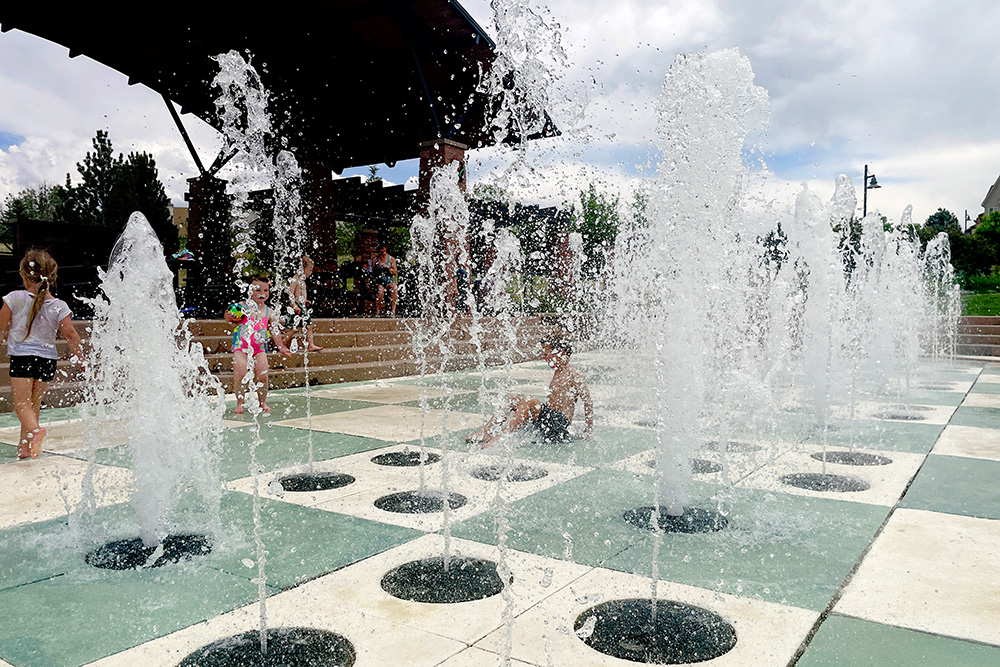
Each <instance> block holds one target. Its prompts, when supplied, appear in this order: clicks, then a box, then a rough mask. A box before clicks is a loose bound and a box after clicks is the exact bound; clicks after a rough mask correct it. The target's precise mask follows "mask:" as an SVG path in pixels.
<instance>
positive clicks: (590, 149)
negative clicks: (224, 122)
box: [0, 0, 1000, 221]
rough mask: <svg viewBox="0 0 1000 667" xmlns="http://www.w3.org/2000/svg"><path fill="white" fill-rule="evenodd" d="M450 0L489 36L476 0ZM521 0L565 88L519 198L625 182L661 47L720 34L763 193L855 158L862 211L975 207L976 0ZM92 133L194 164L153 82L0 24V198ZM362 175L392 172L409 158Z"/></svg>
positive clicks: (999, 66)
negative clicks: (734, 64) (864, 203)
mask: <svg viewBox="0 0 1000 667" xmlns="http://www.w3.org/2000/svg"><path fill="white" fill-rule="evenodd" d="M498 1H499V2H501V3H503V2H504V0H498ZM508 1H510V2H513V1H514V0H508ZM519 1H521V2H524V1H525V0H519ZM463 6H464V7H465V8H466V9H467V10H468V11H469V13H470V14H471V15H472V16H473V18H475V19H476V20H477V21H478V22H479V23H480V25H481V26H482V27H483V28H485V29H486V31H487V32H488V33H490V34H496V30H495V29H494V27H493V17H492V10H491V8H490V5H489V2H488V0H465V2H463ZM536 6H538V7H540V8H542V13H543V15H544V16H545V17H547V20H548V21H549V23H550V25H552V26H553V27H557V29H558V31H559V34H560V35H561V40H562V43H563V44H564V46H565V49H566V52H567V55H568V63H567V65H566V67H565V68H564V69H562V70H561V71H560V72H559V82H558V84H557V86H556V88H555V91H556V92H557V93H558V94H560V95H562V96H567V95H568V97H569V98H570V100H572V101H562V98H561V97H559V98H556V100H555V101H554V103H553V106H554V112H553V115H554V116H555V118H556V121H557V123H558V124H559V126H560V127H561V128H563V129H565V130H567V132H566V134H565V135H564V136H563V137H562V138H560V139H556V140H547V141H545V142H538V144H539V145H538V146H534V147H532V149H531V150H530V151H529V157H530V158H531V160H533V161H534V167H535V170H534V171H533V172H532V173H533V174H535V177H536V178H538V179H540V181H539V182H538V183H536V186H535V187H532V188H529V189H527V190H525V191H524V194H523V197H524V198H533V199H536V200H539V201H540V202H541V203H546V204H558V203H559V202H560V201H565V200H570V199H572V198H573V193H574V192H575V191H576V190H578V189H580V188H581V187H585V186H586V184H587V183H589V182H596V183H598V185H599V187H602V188H605V189H609V190H617V191H622V192H625V193H627V192H628V191H629V190H630V188H632V187H634V185H635V183H636V180H637V179H639V178H643V177H648V176H649V175H651V174H652V173H654V171H655V168H656V161H657V152H656V145H657V138H656V102H657V98H658V96H659V94H660V89H661V85H662V83H663V77H664V74H665V72H666V71H667V69H668V68H669V67H670V65H671V63H672V62H673V61H674V59H675V57H676V56H677V54H679V53H688V52H694V51H709V52H711V51H716V50H720V49H726V48H732V47H736V48H738V49H739V51H740V52H741V53H742V54H743V55H745V56H746V57H747V58H749V60H750V63H751V65H752V67H753V70H754V72H755V75H756V83H757V85H759V86H762V87H764V88H765V89H767V91H768V93H769V96H770V105H771V114H770V122H769V125H768V129H767V130H766V133H765V134H764V135H763V136H762V137H761V138H760V144H761V147H762V148H763V150H764V155H765V160H766V165H767V168H768V170H769V172H770V173H769V176H768V182H769V184H770V185H769V187H770V192H771V193H772V194H773V196H774V197H775V198H776V199H777V200H781V199H782V198H786V199H787V200H788V203H789V204H790V202H791V193H792V192H794V190H796V189H798V188H799V187H800V184H801V183H802V182H803V181H806V182H808V183H809V184H810V187H811V188H812V189H813V190H814V191H816V192H818V193H820V194H822V195H824V196H828V195H829V194H832V191H833V182H834V179H835V178H836V176H837V175H838V174H841V173H845V174H847V175H849V176H850V177H851V178H852V180H853V181H854V183H855V187H858V188H860V181H861V178H862V172H863V169H864V165H865V164H867V165H869V168H870V170H871V171H872V172H873V173H875V174H877V176H878V180H879V182H880V183H881V185H882V188H881V189H879V190H875V191H871V192H870V193H869V208H878V209H879V210H880V211H881V212H882V213H883V214H885V215H887V216H888V217H889V218H890V219H898V218H899V215H900V213H901V212H902V210H903V208H904V207H905V206H906V205H907V204H912V205H913V209H914V214H913V217H914V219H915V220H917V221H923V220H924V219H926V217H927V216H928V215H930V214H931V213H933V212H934V211H935V210H937V208H939V207H944V208H947V209H949V210H951V211H952V212H954V213H956V214H957V215H958V216H959V218H961V217H963V215H964V211H966V210H968V212H969V214H970V215H971V216H972V217H973V218H975V216H976V215H978V214H979V213H980V212H981V211H982V207H981V202H982V200H983V198H984V197H985V195H986V192H987V191H988V190H989V188H990V186H991V185H992V184H993V182H994V181H995V180H996V179H997V177H998V176H1000V104H997V102H996V91H997V90H1000V51H998V50H997V49H996V34H997V29H998V28H1000V3H996V2H994V1H993V0H965V1H964V2H960V3H950V2H949V3H946V2H943V1H941V0H935V1H931V0H911V1H910V2H907V3H900V2H888V1H887V0H864V1H859V0H838V1H836V2H828V1H826V0H796V1H794V2H793V1H791V0H614V1H612V0H551V1H549V2H546V3H536ZM545 39H548V37H547V36H546V37H545ZM580 112H582V115H581V113H580ZM185 123H186V124H187V125H188V129H189V131H190V132H191V133H192V134H193V137H194V140H195V142H196V144H197V145H198V146H199V149H200V153H201V155H202V158H203V160H206V161H210V160H211V156H213V155H214V153H215V151H216V150H217V148H218V146H219V143H220V142H219V140H218V138H217V137H216V136H215V133H214V131H212V130H211V129H210V128H208V127H207V126H205V125H203V124H201V123H199V122H197V121H196V120H194V119H192V118H190V117H185ZM97 128H102V129H107V130H108V131H109V132H110V135H111V139H112V141H113V143H114V145H115V148H116V149H117V150H119V151H126V152H127V151H130V150H141V151H148V152H150V153H152V154H153V155H154V157H155V158H156V162H157V165H158V167H159V170H160V175H161V178H162V180H163V181H164V183H165V185H166V188H167V193H168V195H169V196H170V198H171V199H172V200H173V201H174V203H175V204H178V205H180V204H183V192H184V189H185V179H187V178H190V177H191V176H193V175H195V168H194V164H193V162H192V161H191V160H190V157H189V156H188V154H187V150H186V148H185V147H184V145H183V143H182V141H181V139H180V137H179V136H178V134H177V131H176V129H175V128H174V126H173V123H172V121H171V120H170V118H169V116H168V114H167V112H166V110H165V108H164V106H163V102H162V100H161V99H160V98H159V96H158V95H156V94H155V93H153V92H152V91H150V90H148V89H146V88H144V87H143V86H132V87H130V86H128V85H127V83H126V79H125V77H124V76H123V75H121V74H118V73H117V72H114V71H112V70H109V69H107V68H105V67H104V66H102V65H98V64H97V63H94V62H93V61H90V60H88V59H87V58H86V57H78V58H75V59H72V60H71V59H69V58H68V57H67V53H66V50H65V49H64V48H63V47H60V46H57V45H54V44H51V43H48V42H45V41H44V40H41V39H38V38H36V37H33V36H31V35H27V34H25V33H22V32H19V31H10V32H7V33H0V197H4V196H6V195H7V194H9V193H12V192H16V191H18V190H19V189H21V188H23V187H26V186H32V185H38V184H39V183H41V182H49V183H57V182H62V181H63V180H64V179H65V177H66V174H67V173H68V172H73V173H74V174H75V170H74V165H75V164H76V162H77V161H79V160H80V159H81V158H82V157H83V155H84V153H85V152H86V151H87V150H88V148H89V144H90V139H91V137H93V135H94V131H95V130H96V129H97ZM478 153H479V154H478V155H473V156H472V157H473V160H472V168H471V169H470V173H471V175H472V179H473V180H476V179H480V178H489V177H490V175H491V173H493V172H494V171H495V169H496V167H497V166H498V165H501V164H503V163H504V162H505V156H503V155H499V154H497V153H496V152H490V151H480V152H478ZM358 171H359V172H362V171H363V172H365V173H366V172H367V170H366V169H361V170H358ZM380 173H382V174H383V175H385V176H386V177H387V178H388V179H390V180H392V181H395V182H405V181H406V180H407V179H408V178H409V177H411V176H412V175H414V174H415V173H416V164H415V162H414V161H410V162H407V163H401V164H399V165H397V167H396V168H395V169H393V170H388V169H387V168H385V167H383V168H382V171H381V172H380ZM859 195H860V190H859ZM860 199H861V197H860V196H859V200H860ZM777 205H779V206H781V202H780V201H778V202H777Z"/></svg>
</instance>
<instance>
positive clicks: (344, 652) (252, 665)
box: [178, 628, 357, 667]
mask: <svg viewBox="0 0 1000 667" xmlns="http://www.w3.org/2000/svg"><path fill="white" fill-rule="evenodd" d="M355 660H357V654H356V653H355V651H354V646H352V645H351V642H349V641H347V640H346V639H344V638H343V637H341V636H340V635H338V634H336V633H333V632H327V631H326V630H316V629H313V628H271V629H269V630H268V631H267V654H266V655H261V652H260V632H259V631H257V630H251V631H250V632H244V633H243V634H239V635H235V636H232V637H226V638H225V639H220V640H219V641H217V642H212V643H211V644H208V645H206V646H202V647H201V648H200V649H198V650H197V651H195V652H194V653H191V654H190V655H188V656H187V657H186V658H184V660H182V661H181V662H180V664H179V665H178V667H351V666H352V665H353V664H354V662H355Z"/></svg>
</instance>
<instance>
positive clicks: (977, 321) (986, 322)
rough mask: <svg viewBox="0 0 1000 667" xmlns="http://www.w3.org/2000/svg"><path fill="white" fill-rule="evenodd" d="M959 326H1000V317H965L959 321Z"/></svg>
mask: <svg viewBox="0 0 1000 667" xmlns="http://www.w3.org/2000/svg"><path fill="white" fill-rule="evenodd" d="M958 323H959V326H961V325H963V324H971V325H977V326H1000V317H996V316H978V315H976V316H963V317H960V318H959V320H958Z"/></svg>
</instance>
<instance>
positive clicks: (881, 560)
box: [834, 509, 1000, 645]
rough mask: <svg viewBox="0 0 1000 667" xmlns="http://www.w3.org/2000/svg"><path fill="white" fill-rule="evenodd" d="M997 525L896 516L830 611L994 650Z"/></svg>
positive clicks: (998, 613)
mask: <svg viewBox="0 0 1000 667" xmlns="http://www.w3.org/2000/svg"><path fill="white" fill-rule="evenodd" d="M998 553H1000V521H995V520H992V519H977V518H974V517H966V516H958V515H954V514H941V513H937V512H927V511H923V510H908V509H899V510H896V512H894V513H893V515H892V517H891V518H890V519H889V523H888V524H887V525H886V527H885V529H884V530H883V531H882V533H881V534H880V535H879V536H878V538H876V540H875V542H874V544H873V546H872V547H871V550H870V551H869V552H868V555H867V556H865V559H864V560H863V561H862V563H861V566H860V568H859V569H858V571H857V574H855V576H854V578H853V579H852V580H851V582H850V584H848V586H847V589H846V590H845V592H844V595H843V597H842V598H841V599H840V601H839V602H838V603H837V605H836V606H835V607H834V611H836V612H837V613H840V614H846V615H848V616H855V617H857V618H862V619H865V620H869V621H875V622H876V623H885V624H887V625H896V626H901V627H904V628H911V629H913V630H920V631H923V632H930V633H934V634H941V635H946V636H950V637H959V638H962V639H969V640H972V641H979V642H985V643H988V644H994V645H996V644H1000V605H998V604H997V600H1000V569H998V568H997V554H998Z"/></svg>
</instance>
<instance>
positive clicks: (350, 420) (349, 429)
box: [273, 405, 483, 442]
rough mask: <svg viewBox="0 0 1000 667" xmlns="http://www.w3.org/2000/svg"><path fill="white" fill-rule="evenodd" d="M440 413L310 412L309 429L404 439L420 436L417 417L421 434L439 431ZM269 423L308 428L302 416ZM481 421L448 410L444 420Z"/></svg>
mask: <svg viewBox="0 0 1000 667" xmlns="http://www.w3.org/2000/svg"><path fill="white" fill-rule="evenodd" d="M443 414H444V413H443V412H442V411H441V410H429V411H428V412H427V414H426V416H423V415H422V414H421V412H420V408H413V407H406V406H401V405H379V406H376V407H371V408H362V409H360V410H348V411H346V412H334V413H331V414H326V415H313V418H312V428H313V429H314V430H316V431H327V432H329V433H346V434H348V435H357V436H361V437H363V438H377V439H379V440H388V441H390V442H391V441H397V442H404V441H409V440H416V439H417V438H419V437H420V430H421V420H423V432H424V436H425V437H432V436H435V435H438V434H440V433H441V430H442V428H441V417H442V415H443ZM273 423H275V424H278V425H280V426H291V427H293V428H308V427H309V420H308V419H306V418H302V419H286V420H283V421H277V422H273ZM482 424H483V418H482V417H481V416H480V415H474V414H470V413H466V412H454V411H453V412H450V413H449V414H448V418H447V420H445V425H446V426H447V428H448V430H450V431H460V430H463V429H470V428H479V427H480V426H482Z"/></svg>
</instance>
